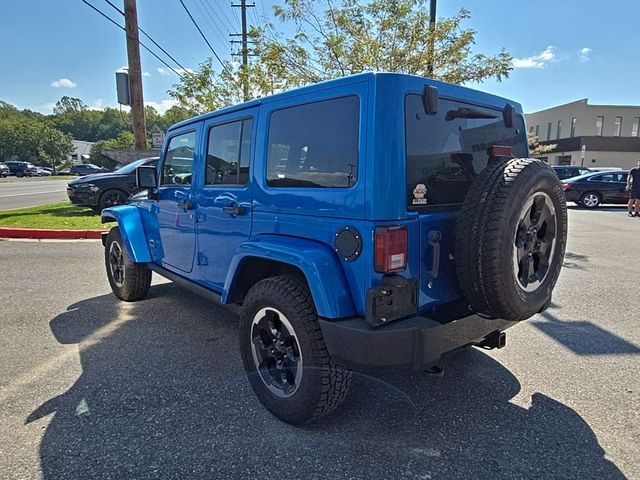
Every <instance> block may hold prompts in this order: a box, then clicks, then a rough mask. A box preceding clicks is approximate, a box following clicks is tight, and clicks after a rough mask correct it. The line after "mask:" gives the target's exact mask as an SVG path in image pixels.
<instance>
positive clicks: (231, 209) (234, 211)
mask: <svg viewBox="0 0 640 480" xmlns="http://www.w3.org/2000/svg"><path fill="white" fill-rule="evenodd" d="M222 211H223V212H224V213H226V214H227V215H231V216H232V217H235V216H236V215H242V214H243V213H244V208H243V207H241V206H239V205H227V206H226V207H222Z"/></svg>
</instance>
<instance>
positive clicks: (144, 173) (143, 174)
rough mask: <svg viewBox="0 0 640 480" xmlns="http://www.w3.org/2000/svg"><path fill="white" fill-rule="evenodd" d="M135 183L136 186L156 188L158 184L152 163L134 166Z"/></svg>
mask: <svg viewBox="0 0 640 480" xmlns="http://www.w3.org/2000/svg"><path fill="white" fill-rule="evenodd" d="M136 185H137V186H138V188H156V187H157V186H158V173H157V170H156V167H154V166H152V165H140V166H139V167H138V168H136Z"/></svg>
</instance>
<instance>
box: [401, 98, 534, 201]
mask: <svg viewBox="0 0 640 480" xmlns="http://www.w3.org/2000/svg"><path fill="white" fill-rule="evenodd" d="M405 128H406V132H405V135H406V138H405V140H406V155H407V195H408V204H409V207H410V208H416V207H429V206H434V205H451V204H459V203H462V202H463V200H464V197H465V195H466V194H467V191H468V190H469V187H470V186H471V183H472V182H473V180H474V179H475V177H476V176H477V175H478V174H479V173H480V172H481V171H482V170H483V169H484V168H485V167H486V166H487V163H488V162H489V159H490V156H489V154H488V149H489V148H490V147H491V146H492V145H504V146H509V147H511V148H512V152H513V157H526V156H527V143H526V134H525V129H524V120H523V118H522V116H521V115H520V114H516V115H515V116H514V122H513V127H512V128H507V127H506V126H505V124H504V120H503V115H502V111H500V110H493V109H489V108H483V107H478V106H471V105H468V104H464V103H462V102H458V101H452V100H447V99H443V98H441V99H440V102H439V108H438V113H437V114H436V115H427V114H426V113H425V112H424V107H423V103H422V98H421V96H420V95H417V94H415V95H407V97H406V100H405Z"/></svg>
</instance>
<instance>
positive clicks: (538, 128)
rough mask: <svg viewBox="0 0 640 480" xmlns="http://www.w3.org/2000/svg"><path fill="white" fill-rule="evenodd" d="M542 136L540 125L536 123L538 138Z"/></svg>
mask: <svg viewBox="0 0 640 480" xmlns="http://www.w3.org/2000/svg"><path fill="white" fill-rule="evenodd" d="M539 136H540V125H536V138H538V137H539Z"/></svg>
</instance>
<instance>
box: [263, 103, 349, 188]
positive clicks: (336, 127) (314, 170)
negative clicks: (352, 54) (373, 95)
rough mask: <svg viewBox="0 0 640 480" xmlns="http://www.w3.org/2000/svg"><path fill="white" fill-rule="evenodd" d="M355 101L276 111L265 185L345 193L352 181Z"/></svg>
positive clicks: (271, 132)
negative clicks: (342, 189)
mask: <svg viewBox="0 0 640 480" xmlns="http://www.w3.org/2000/svg"><path fill="white" fill-rule="evenodd" d="M359 103H360V102H359V99H358V97H356V96H349V97H343V98H335V99H332V100H325V101H321V102H315V103H308V104H304V105H298V106H295V107H289V108H285V109H282V110H277V111H275V112H273V113H272V114H271V120H270V123H269V150H268V157H267V184H268V185H269V186H271V187H307V188H309V187H311V188H329V187H334V188H348V187H350V186H352V185H353V184H354V183H355V182H356V180H357V167H358V129H359Z"/></svg>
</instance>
